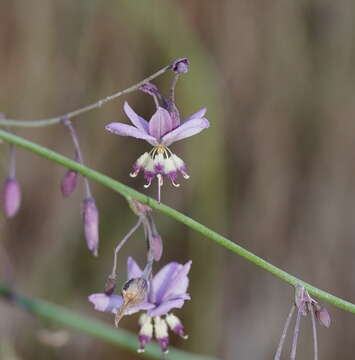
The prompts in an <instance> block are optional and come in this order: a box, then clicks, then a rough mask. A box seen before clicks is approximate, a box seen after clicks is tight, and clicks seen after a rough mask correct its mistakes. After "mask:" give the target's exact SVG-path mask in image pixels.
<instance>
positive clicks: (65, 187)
mask: <svg viewBox="0 0 355 360" xmlns="http://www.w3.org/2000/svg"><path fill="white" fill-rule="evenodd" d="M62 123H63V125H64V126H65V127H66V128H67V129H68V131H69V134H70V136H71V139H72V141H73V144H74V148H75V161H77V162H79V163H80V164H83V163H84V162H83V156H82V154H81V149H80V145H79V140H78V137H77V134H76V131H75V129H74V127H73V124H72V123H71V121H70V119H69V118H67V117H63V118H62ZM77 183H78V173H77V171H75V170H72V169H68V170H67V171H66V173H65V174H64V176H63V178H62V181H61V184H60V189H61V192H62V194H63V196H64V197H68V196H70V195H71V194H72V193H73V192H74V190H75V189H76V186H77ZM84 183H85V192H86V195H85V198H84V200H83V210H82V214H83V224H84V235H85V240H86V243H87V246H88V248H89V250H90V251H91V253H92V254H93V255H94V256H98V249H99V212H98V209H97V206H96V202H95V199H94V198H93V197H92V195H91V190H90V184H89V182H88V180H87V179H86V178H84Z"/></svg>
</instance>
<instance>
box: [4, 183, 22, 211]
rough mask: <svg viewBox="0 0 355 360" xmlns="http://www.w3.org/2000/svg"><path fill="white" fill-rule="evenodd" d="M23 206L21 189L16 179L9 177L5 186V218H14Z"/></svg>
mask: <svg viewBox="0 0 355 360" xmlns="http://www.w3.org/2000/svg"><path fill="white" fill-rule="evenodd" d="M20 204H21V189H20V185H19V183H18V181H17V180H16V178H14V177H8V178H7V179H6V180H5V182H4V185H3V206H4V213H5V216H6V217H8V218H12V217H14V216H15V215H16V214H17V212H18V210H19V208H20Z"/></svg>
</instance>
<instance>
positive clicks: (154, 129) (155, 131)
mask: <svg viewBox="0 0 355 360" xmlns="http://www.w3.org/2000/svg"><path fill="white" fill-rule="evenodd" d="M172 129H173V120H172V119H171V116H170V114H169V112H168V111H167V110H165V109H163V108H162V107H160V106H159V107H158V110H157V111H156V112H155V113H154V114H153V116H152V117H151V119H150V121H149V134H150V135H152V136H154V137H155V138H156V139H157V140H160V139H161V137H162V136H164V135H165V134H167V133H168V132H169V131H171V130H172Z"/></svg>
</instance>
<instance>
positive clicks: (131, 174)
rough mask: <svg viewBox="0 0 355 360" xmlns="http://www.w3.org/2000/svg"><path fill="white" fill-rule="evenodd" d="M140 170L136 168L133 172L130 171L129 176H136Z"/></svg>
mask: <svg viewBox="0 0 355 360" xmlns="http://www.w3.org/2000/svg"><path fill="white" fill-rule="evenodd" d="M139 170H140V169H138V170H136V171H132V172H131V173H129V176H130V177H132V178H135V177H136V176H137V175H138V174H139Z"/></svg>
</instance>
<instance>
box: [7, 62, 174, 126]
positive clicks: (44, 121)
mask: <svg viewBox="0 0 355 360" xmlns="http://www.w3.org/2000/svg"><path fill="white" fill-rule="evenodd" d="M179 60H180V59H178V60H175V61H173V62H172V63H170V64H169V65H166V66H164V67H163V68H162V69H160V70H158V71H157V72H156V73H154V74H152V75H150V76H148V77H146V78H145V79H143V80H142V81H139V82H138V83H136V84H135V85H132V86H130V87H128V88H127V89H124V90H121V91H118V92H116V93H114V94H112V95H109V96H106V97H105V98H103V99H100V100H98V101H96V102H95V103H93V104H90V105H87V106H84V107H82V108H79V109H76V110H74V111H71V112H68V113H66V114H62V115H59V116H56V117H52V118H49V119H42V120H17V119H7V118H4V117H3V118H0V126H11V127H12V126H15V127H42V126H48V125H55V124H59V123H60V122H61V121H62V119H63V118H67V119H72V118H75V117H77V116H79V115H82V114H84V113H86V112H88V111H91V110H94V109H98V108H100V107H102V106H103V105H105V104H106V103H108V102H109V101H112V100H115V99H117V98H118V97H121V96H123V95H127V94H129V93H131V92H133V91H136V90H137V89H138V88H139V87H140V86H142V85H143V84H144V83H146V82H149V81H151V80H154V79H155V78H157V77H159V76H160V75H163V74H164V73H165V72H166V71H168V70H170V69H172V68H173V67H176V62H177V61H179Z"/></svg>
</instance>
